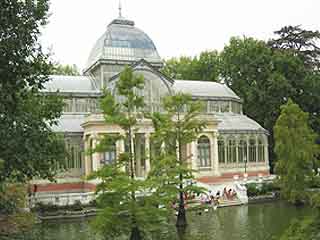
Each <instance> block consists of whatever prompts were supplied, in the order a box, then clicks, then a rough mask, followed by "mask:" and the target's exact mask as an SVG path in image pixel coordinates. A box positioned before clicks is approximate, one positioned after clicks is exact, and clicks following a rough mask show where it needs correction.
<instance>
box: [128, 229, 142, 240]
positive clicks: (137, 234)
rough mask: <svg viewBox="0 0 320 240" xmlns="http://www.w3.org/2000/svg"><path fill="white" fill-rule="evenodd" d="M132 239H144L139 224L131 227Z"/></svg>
mask: <svg viewBox="0 0 320 240" xmlns="http://www.w3.org/2000/svg"><path fill="white" fill-rule="evenodd" d="M130 240H142V237H141V233H140V230H139V228H138V227H137V226H135V227H133V228H132V229H131V236H130Z"/></svg>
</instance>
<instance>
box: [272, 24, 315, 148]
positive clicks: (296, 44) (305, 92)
mask: <svg viewBox="0 0 320 240" xmlns="http://www.w3.org/2000/svg"><path fill="white" fill-rule="evenodd" d="M275 34H276V38H275V39H271V40H270V41H269V42H268V45H269V46H270V47H271V48H272V49H273V50H274V51H281V52H287V53H290V54H292V55H294V56H295V57H297V58H299V59H300V61H301V63H302V64H300V65H301V66H304V68H301V67H300V68H299V69H300V72H301V73H302V74H300V76H299V77H298V78H288V80H289V81H291V84H292V86H293V87H294V88H295V95H294V96H292V98H293V100H294V101H295V102H297V103H298V104H299V106H300V107H301V108H302V109H303V110H304V111H306V112H309V113H310V117H309V120H310V124H311V126H312V128H313V129H314V130H315V131H316V132H317V133H318V134H320V106H319V104H317V103H318V102H319V101H320V94H319V93H320V91H319V90H320V81H319V79H320V72H319V70H320V68H319V67H320V47H319V41H320V32H319V31H311V30H306V29H303V28H301V26H285V27H283V28H281V29H280V30H278V31H276V32H275ZM285 67H286V66H284V69H285ZM293 72H297V71H293ZM318 142H320V139H318Z"/></svg>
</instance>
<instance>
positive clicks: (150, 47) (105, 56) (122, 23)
mask: <svg viewBox="0 0 320 240" xmlns="http://www.w3.org/2000/svg"><path fill="white" fill-rule="evenodd" d="M141 59H145V60H146V61H148V62H149V63H151V64H152V63H162V61H161V58H160V56H159V54H158V52H157V49H156V47H155V45H154V43H153V41H152V40H151V39H150V38H149V36H148V35H147V34H146V33H144V32H143V31H141V30H140V29H138V28H136V27H135V26H134V22H133V21H130V20H126V19H124V18H122V17H119V18H117V19H115V20H113V21H112V22H111V23H110V24H109V26H108V28H107V31H106V32H105V33H104V34H103V35H102V36H101V37H100V38H99V39H98V41H97V42H96V44H95V46H94V47H93V49H92V50H91V53H90V56H89V59H88V62H87V69H88V68H90V67H91V66H92V65H93V64H94V63H95V62H96V61H98V60H111V61H112V60H115V61H130V62H135V61H139V60H141Z"/></svg>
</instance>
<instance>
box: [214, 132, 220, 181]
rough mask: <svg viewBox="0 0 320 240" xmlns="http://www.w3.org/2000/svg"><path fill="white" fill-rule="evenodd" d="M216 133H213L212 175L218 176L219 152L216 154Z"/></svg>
mask: <svg viewBox="0 0 320 240" xmlns="http://www.w3.org/2000/svg"><path fill="white" fill-rule="evenodd" d="M218 136H219V134H218V132H214V133H213V174H214V175H215V176H220V172H219V152H218Z"/></svg>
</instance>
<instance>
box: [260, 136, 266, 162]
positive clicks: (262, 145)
mask: <svg viewBox="0 0 320 240" xmlns="http://www.w3.org/2000/svg"><path fill="white" fill-rule="evenodd" d="M258 161H259V162H264V161H265V157H264V144H263V140H262V139H261V138H259V140H258Z"/></svg>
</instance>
